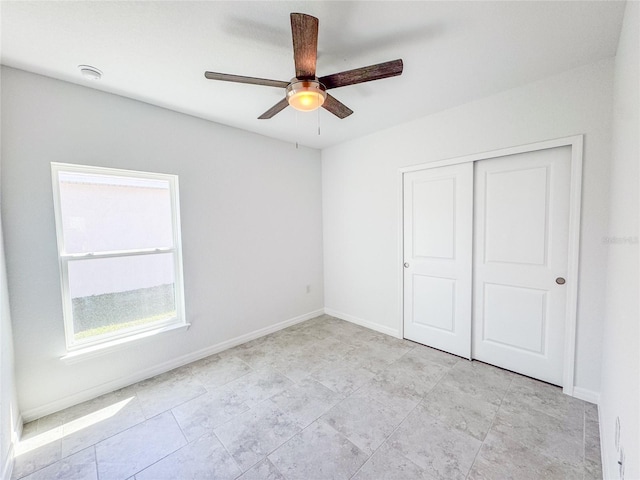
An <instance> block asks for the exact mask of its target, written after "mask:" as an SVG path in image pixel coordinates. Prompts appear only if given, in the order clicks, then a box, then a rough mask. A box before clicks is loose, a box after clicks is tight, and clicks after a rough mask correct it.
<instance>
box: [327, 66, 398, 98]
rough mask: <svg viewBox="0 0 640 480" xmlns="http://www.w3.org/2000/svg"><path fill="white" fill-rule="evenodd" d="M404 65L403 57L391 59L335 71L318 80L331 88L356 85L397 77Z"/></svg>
mask: <svg viewBox="0 0 640 480" xmlns="http://www.w3.org/2000/svg"><path fill="white" fill-rule="evenodd" d="M402 67H403V65H402V59H398V60H391V61H390V62H384V63H378V64H377V65H369V66H368V67H361V68H355V69H353V70H347V71H345V72H340V73H334V74H333V75H327V76H326V77H321V78H319V79H318V80H319V81H320V83H321V84H323V85H324V86H325V88H326V89H327V90H329V89H331V88H338V87H345V86H347V85H355V84H356V83H363V82H371V81H372V80H380V79H382V78H389V77H395V76H397V75H401V74H402Z"/></svg>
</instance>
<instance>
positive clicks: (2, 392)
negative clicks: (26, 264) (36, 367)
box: [0, 225, 20, 479]
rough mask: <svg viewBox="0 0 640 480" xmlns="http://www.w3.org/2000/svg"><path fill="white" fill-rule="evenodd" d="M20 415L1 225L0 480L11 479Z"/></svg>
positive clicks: (0, 227) (0, 226)
mask: <svg viewBox="0 0 640 480" xmlns="http://www.w3.org/2000/svg"><path fill="white" fill-rule="evenodd" d="M19 420H20V413H19V409H18V401H17V397H16V389H15V375H14V357H13V340H12V335H11V318H10V312H9V291H8V290H7V275H6V268H5V256H4V242H3V240H2V225H0V478H3V479H4V478H7V479H8V478H10V476H11V468H12V465H13V446H14V443H15V442H16V441H17V439H18V435H19V433H20V425H19Z"/></svg>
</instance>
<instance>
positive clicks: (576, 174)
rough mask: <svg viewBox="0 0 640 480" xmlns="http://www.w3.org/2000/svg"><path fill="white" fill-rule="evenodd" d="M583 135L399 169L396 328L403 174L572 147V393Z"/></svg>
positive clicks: (568, 371) (569, 388)
mask: <svg viewBox="0 0 640 480" xmlns="http://www.w3.org/2000/svg"><path fill="white" fill-rule="evenodd" d="M583 144H584V135H573V136H570V137H563V138H556V139H553V140H545V141H542V142H536V143H529V144H525V145H518V146H513V147H507V148H501V149H498V150H492V151H488V152H482V153H475V154H472V155H465V156H462V157H455V158H450V159H445V160H438V161H433V162H426V163H421V164H418V165H412V166H409V167H402V168H399V169H398V209H399V211H398V263H397V265H398V270H397V273H398V305H399V315H398V318H399V319H400V326H399V329H398V332H400V337H401V338H404V268H403V266H402V264H403V262H404V174H405V173H409V172H415V171H418V170H426V169H431V168H438V167H445V166H449V165H456V164H459V163H468V162H477V161H480V160H488V159H491V158H498V157H505V156H508V155H516V154H519V153H528V152H535V151H538V150H547V149H551V148H557V147H567V146H569V147H571V180H570V187H569V188H570V192H569V245H568V251H567V255H568V265H567V274H568V277H569V278H571V279H575V281H572V282H567V303H566V310H565V336H564V361H563V374H562V380H563V382H562V385H563V387H562V391H563V392H564V393H565V394H567V395H571V396H573V395H574V377H575V353H576V324H577V311H578V283H579V279H578V273H579V260H580V212H581V203H582V152H583Z"/></svg>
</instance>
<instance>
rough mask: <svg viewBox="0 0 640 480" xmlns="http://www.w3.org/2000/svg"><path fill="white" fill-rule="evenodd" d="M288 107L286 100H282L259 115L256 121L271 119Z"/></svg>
mask: <svg viewBox="0 0 640 480" xmlns="http://www.w3.org/2000/svg"><path fill="white" fill-rule="evenodd" d="M288 106H289V102H288V101H287V99H286V98H283V99H282V100H280V101H279V102H278V103H276V104H275V105H274V106H273V107H271V108H270V109H269V110H267V111H266V112H264V113H263V114H262V115H260V116H259V117H258V120H268V119H269V118H271V117H273V116H274V115H275V114H276V113H278V112H281V111H282V110H284V109H285V108H287V107H288Z"/></svg>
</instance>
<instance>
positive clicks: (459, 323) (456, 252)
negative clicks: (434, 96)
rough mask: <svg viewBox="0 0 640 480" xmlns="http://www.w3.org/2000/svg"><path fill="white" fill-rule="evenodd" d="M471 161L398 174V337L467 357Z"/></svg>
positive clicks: (470, 245) (470, 249) (469, 347)
mask: <svg viewBox="0 0 640 480" xmlns="http://www.w3.org/2000/svg"><path fill="white" fill-rule="evenodd" d="M472 215H473V165H472V164H461V165H453V166H450V167H440V168H434V169H428V170H421V171H418V172H410V173H406V174H405V175H404V219H403V220H404V246H403V247H404V262H405V267H406V268H405V269H404V336H405V338H408V339H410V340H414V341H416V342H419V343H423V344H425V345H429V346H431V347H434V348H438V349H441V350H445V351H447V352H450V353H453V354H455V355H460V356H462V357H466V358H470V355H471V292H472V290H471V267H472V264H471V260H472V227H473V222H472V220H473V219H472Z"/></svg>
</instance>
